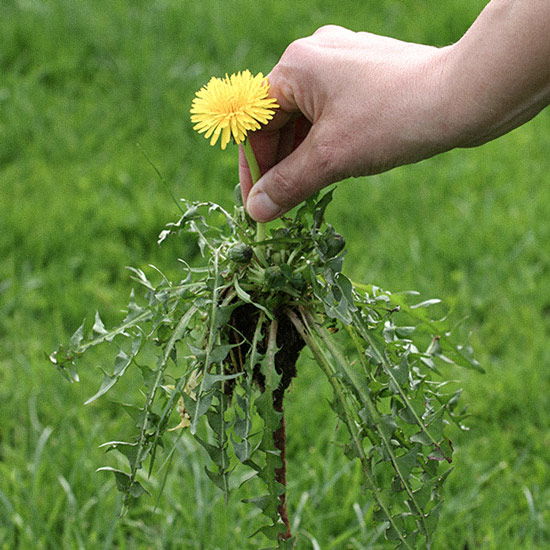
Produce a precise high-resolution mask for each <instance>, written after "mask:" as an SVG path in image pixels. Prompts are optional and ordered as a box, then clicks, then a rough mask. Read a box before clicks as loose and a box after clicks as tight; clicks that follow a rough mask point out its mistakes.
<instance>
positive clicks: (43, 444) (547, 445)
mask: <svg viewBox="0 0 550 550" xmlns="http://www.w3.org/2000/svg"><path fill="white" fill-rule="evenodd" d="M484 4H485V2H483V1H480V0H475V1H472V2H468V3H467V5H466V3H464V2H459V1H458V0H448V1H446V2H445V3H441V2H436V1H435V0H426V1H424V2H399V1H396V0H378V1H376V2H374V1H368V2H357V1H351V0H339V1H338V2H330V1H328V0H303V1H301V2H299V3H295V2H290V0H279V1H278V2H250V1H249V2H246V1H244V0H225V1H224V2H221V1H214V0H202V1H201V2H191V1H183V0H158V1H156V2H146V1H132V2H130V1H123V0H110V1H107V0H94V1H84V0H71V1H69V0H2V2H0V257H1V262H0V548H2V549H12V548H22V549H29V548H33V549H35V548H36V549H49V548H56V549H57V548H64V549H65V548H66V549H73V548H83V549H88V548H91V549H96V548H98V549H99V548H105V549H107V548H120V549H137V548H144V549H145V548H147V549H149V548H154V549H170V548H173V549H180V548H181V549H197V550H198V549H205V550H212V549H224V550H225V549H227V548H256V547H257V545H256V543H255V541H254V540H253V539H252V540H250V539H248V538H247V535H248V534H250V533H251V532H253V531H254V525H255V522H256V519H257V518H256V512H255V511H253V510H251V509H249V507H248V506H246V505H241V504H240V503H239V500H240V498H242V496H243V495H242V494H237V495H234V497H232V499H231V500H230V502H229V505H228V506H226V505H225V503H224V502H223V499H222V497H221V495H220V494H219V493H218V492H217V490H216V489H214V488H212V487H211V486H210V482H209V481H208V480H207V479H206V476H205V475H204V472H203V467H204V464H205V463H206V458H205V457H204V455H203V453H202V451H201V450H199V449H197V448H196V446H195V445H194V444H192V443H190V442H189V441H188V440H187V439H186V438H185V436H183V437H181V438H179V439H178V438H177V436H174V444H175V451H174V455H173V460H172V469H171V471H170V474H169V475H168V477H167V478H166V480H164V475H165V473H166V471H167V470H166V468H164V469H161V470H160V471H158V472H156V473H155V474H154V476H153V478H152V479H151V480H150V481H149V484H148V487H149V489H150V491H151V494H152V496H151V497H148V498H144V499H143V500H142V501H141V502H140V504H139V505H138V506H137V507H136V508H135V509H133V510H132V511H131V512H130V513H129V514H128V515H127V516H126V517H125V518H123V519H119V518H118V517H117V511H118V507H119V505H120V502H119V498H118V496H117V493H116V490H115V488H114V482H113V480H112V479H111V477H109V476H106V475H105V474H102V473H94V472H95V469H96V468H97V467H99V466H103V465H104V464H106V463H110V464H113V465H116V464H117V457H116V456H114V455H113V456H105V455H104V453H103V451H102V450H101V449H98V445H100V444H101V443H103V442H104V441H108V440H111V439H118V438H120V437H121V436H123V435H124V433H125V430H127V425H128V423H129V418H128V419H127V418H123V417H120V416H119V412H118V409H117V408H116V407H115V406H114V405H113V404H112V403H110V402H109V400H108V399H103V400H99V401H98V402H95V403H94V404H93V405H90V406H89V407H84V406H83V402H84V401H85V399H86V398H87V397H89V396H90V395H92V394H93V393H94V392H95V390H96V389H97V386H98V384H99V381H100V376H101V372H100V370H99V369H98V368H97V367H98V366H101V365H103V364H105V365H106V366H109V365H110V363H111V356H112V354H111V352H109V351H105V353H104V354H103V355H102V354H101V353H99V354H97V355H96V356H95V357H94V361H91V360H88V361H86V362H85V363H84V364H83V365H82V367H81V371H80V372H81V376H82V382H81V383H80V384H79V385H69V384H68V383H66V382H65V381H64V380H63V379H62V378H61V376H60V375H59V374H58V373H57V372H56V371H55V370H54V369H53V368H52V367H51V366H50V365H49V364H48V362H47V361H46V360H45V357H44V352H49V351H51V350H52V349H53V348H54V347H55V346H56V345H57V344H58V343H59V342H60V341H63V340H65V339H66V338H67V337H68V336H69V335H70V333H72V332H73V331H74V330H75V329H76V328H77V327H78V325H79V324H80V323H81V321H82V319H83V318H85V317H88V319H90V318H91V316H92V315H93V314H94V312H95V310H96V309H98V310H99V311H101V313H102V316H103V318H104V319H105V320H106V322H107V323H112V322H114V320H117V319H119V318H120V315H121V313H120V310H121V308H122V307H124V305H125V303H126V299H127V297H128V294H129V292H130V289H131V287H132V281H131V279H130V274H129V272H128V271H127V270H126V269H125V268H124V267H125V266H127V265H132V266H136V267H141V268H144V269H147V265H148V264H155V265H157V266H159V267H160V268H161V269H163V270H165V271H167V272H170V273H177V271H176V270H177V262H176V258H178V257H180V256H184V255H185V254H187V253H188V252H189V248H188V247H187V246H186V243H185V242H183V241H176V240H174V241H172V242H169V243H168V244H166V245H163V247H160V248H159V247H158V246H157V245H156V236H157V235H158V233H159V232H160V231H161V230H162V228H163V226H164V224H165V223H167V222H170V221H173V220H174V219H175V218H176V217H177V210H176V207H175V205H174V204H173V202H172V200H171V198H170V196H169V194H168V193H167V192H166V190H165V188H164V187H163V185H162V183H161V182H160V181H159V179H158V177H157V176H156V174H155V172H154V170H153V169H152V168H151V166H150V165H149V163H148V162H147V160H146V158H145V156H144V152H145V153H146V155H147V156H148V157H149V158H150V159H152V161H153V162H154V164H155V165H156V166H157V167H158V169H159V170H160V172H161V173H162V174H163V176H164V177H165V178H166V180H167V181H168V182H169V185H170V187H171V189H172V191H173V193H174V194H175V195H176V196H182V197H186V198H189V199H202V200H213V201H218V202H220V203H222V204H223V205H225V206H229V205H230V203H231V197H232V189H233V186H234V184H235V183H236V155H235V151H233V153H232V152H230V151H229V152H228V151H226V152H224V153H222V152H220V151H219V150H218V149H214V148H210V147H209V146H208V145H207V143H206V142H205V141H204V139H203V138H202V137H200V136H198V135H196V134H194V132H193V131H192V129H191V125H190V123H189V120H188V108H189V105H190V102H191V99H192V96H193V93H194V91H195V90H196V89H198V88H199V87H200V86H201V85H202V84H204V83H205V82H206V81H207V80H208V79H209V78H210V76H211V75H223V74H224V73H225V72H233V71H236V70H240V69H243V68H250V69H251V70H253V71H260V70H261V71H263V72H264V73H265V72H268V71H269V69H270V68H271V67H272V65H273V64H274V63H275V62H276V60H277V59H278V57H279V56H280V54H281V53H282V52H283V51H284V48H285V47H286V45H287V44H288V43H290V42H291V41H292V40H294V39H295V38H298V37H300V36H304V35H307V34H310V33H311V32H313V31H314V30H315V29H316V28H317V27H319V26H321V25H323V24H327V23H333V24H340V25H344V26H347V27H348V28H351V29H353V30H370V31H372V32H377V33H381V34H388V35H391V36H395V37H398V38H401V39H404V40H410V41H418V42H424V43H430V44H435V45H444V44H448V43H451V42H453V41H455V40H457V39H458V38H459V37H460V35H461V34H462V33H463V32H464V30H465V29H466V28H467V27H468V25H469V24H470V23H471V22H472V21H473V19H474V18H475V16H476V15H477V13H478V12H479V11H480V10H481V8H482V6H483V5H484ZM549 157H550V112H543V113H542V114H541V115H539V116H538V117H537V118H536V119H535V120H534V121H532V122H530V123H528V124H527V125H525V126H524V127H522V128H521V129H518V130H516V131H514V132H512V133H511V134H510V135H508V136H505V137H503V138H501V139H499V140H497V141H495V142H493V143H491V144H488V145H485V146H483V147H481V148H478V149H475V150H457V151H453V152H451V153H447V154H445V155H442V156H440V157H437V158H434V159H431V160H429V161H425V162H422V163H420V164H418V165H414V166H409V167H404V168H400V169H397V170H393V171H391V172H389V173H387V174H383V175H380V176H376V177H372V178H363V179H360V180H355V181H353V182H351V181H350V182H345V183H342V184H341V185H339V186H338V187H337V191H336V193H335V197H336V198H335V202H334V204H333V205H332V207H331V210H330V212H329V221H331V223H333V225H334V226H335V227H336V228H337V230H338V231H340V232H341V233H343V234H344V235H345V237H346V239H347V241H348V243H349V253H348V257H347V268H346V271H347V273H348V274H349V275H350V276H351V277H352V278H353V279H356V280H361V281H364V282H372V283H375V284H378V285H380V286H382V287H383V288H387V289H389V290H406V289H416V290H419V291H421V292H422V293H423V294H424V295H426V297H427V298H429V297H434V296H437V297H440V298H443V299H444V300H445V302H446V304H448V306H449V307H450V308H451V310H452V316H453V318H456V319H457V320H459V319H462V318H463V317H467V319H466V321H465V325H466V326H467V327H469V328H471V331H472V335H471V339H472V344H473V345H474V347H475V348H476V350H477V355H478V358H479V360H480V361H481V363H482V364H483V366H484V367H485V368H486V371H487V373H486V374H485V375H479V374H477V373H471V372H468V371H463V370H457V371H455V372H453V373H452V376H453V377H455V378H456V379H459V380H460V381H461V383H462V385H463V387H464V394H463V401H464V403H465V404H466V405H467V406H468V408H469V411H470V413H471V415H472V416H471V418H470V427H471V431H470V432H468V433H463V434H459V435H458V436H457V439H456V454H455V456H456V459H455V463H456V466H455V471H454V473H453V474H452V475H451V477H450V480H449V483H448V486H447V491H446V500H445V506H444V509H443V512H442V517H441V520H440V524H439V528H438V533H437V544H436V545H435V548H436V549H450V550H453V549H460V550H466V549H468V550H473V549H499V550H500V549H517V548H525V549H543V548H548V547H550V506H549V504H550V474H549V467H550V466H549V464H550V450H549V449H550V407H549V402H548V395H549V394H550V374H549V372H550V371H549V368H548V367H549V364H550V345H549V338H550V170H549V166H550V163H549ZM308 367H309V364H308V362H307V358H305V359H304V360H303V361H302V363H301V369H300V375H299V377H298V379H297V380H296V381H295V383H294V388H293V391H292V392H291V393H290V394H289V398H288V422H289V427H288V431H289V434H290V435H289V438H290V441H289V450H288V455H289V461H290V465H289V478H290V481H289V497H290V514H291V516H292V518H293V521H294V527H295V529H296V530H298V532H299V535H300V543H299V548H300V549H301V548H303V549H309V548H312V549H318V548H321V549H322V550H325V549H364V548H384V545H383V541H382V540H381V539H380V536H379V533H376V532H371V531H370V530H368V529H366V528H365V521H366V518H368V516H369V513H370V506H371V503H370V502H369V501H368V499H367V498H365V497H364V495H362V491H361V487H360V484H359V482H358V480H359V472H358V471H357V469H356V468H355V467H354V466H350V465H348V464H347V461H346V460H345V459H344V458H343V457H342V456H341V455H342V454H343V453H342V450H341V449H340V448H339V447H338V445H336V444H335V442H337V440H338V427H337V426H336V424H335V422H334V421H333V420H332V417H333V415H332V414H331V413H330V411H329V408H328V404H327V398H328V396H329V395H330V392H329V391H328V390H327V388H326V387H325V385H323V384H321V383H319V382H317V374H316V372H315V371H313V370H311V369H309V368H308ZM136 376H138V375H137V374H136ZM329 418H330V420H327V419H329ZM312 427H314V429H312ZM164 482H165V484H166V485H165V487H164V491H162V494H161V496H160V497H159V494H160V493H161V487H162V485H163V483H164Z"/></svg>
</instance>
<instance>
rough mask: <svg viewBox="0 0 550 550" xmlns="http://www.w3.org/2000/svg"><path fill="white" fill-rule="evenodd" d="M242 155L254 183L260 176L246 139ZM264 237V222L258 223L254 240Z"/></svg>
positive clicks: (252, 151)
mask: <svg viewBox="0 0 550 550" xmlns="http://www.w3.org/2000/svg"><path fill="white" fill-rule="evenodd" d="M243 149H244V156H245V157H246V162H247V163H248V168H249V170H250V176H251V177H252V185H254V184H255V183H256V182H257V181H258V180H259V179H260V177H261V175H262V174H261V173H260V167H259V166H258V161H257V160H256V155H255V154H254V150H253V149H252V145H250V141H249V140H248V139H245V140H244V143H243ZM264 239H265V223H260V222H258V224H257V225H256V242H260V241H263V240H264Z"/></svg>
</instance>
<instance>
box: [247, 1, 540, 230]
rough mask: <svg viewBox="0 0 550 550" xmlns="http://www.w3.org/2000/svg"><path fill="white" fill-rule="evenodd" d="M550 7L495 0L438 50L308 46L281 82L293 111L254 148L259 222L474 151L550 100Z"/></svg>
mask: <svg viewBox="0 0 550 550" xmlns="http://www.w3.org/2000/svg"><path fill="white" fill-rule="evenodd" d="M549 36H550V2H548V1H547V0H521V1H520V0H492V1H491V2H490V3H489V4H488V5H487V6H486V8H485V9H484V10H483V12H482V13H481V14H480V15H479V17H478V18H477V19H476V21H475V22H474V23H473V25H472V26H471V28H470V29H469V30H468V31H467V32H466V34H465V35H464V36H463V37H462V38H461V39H460V40H459V41H458V42H457V43H455V44H453V45H450V46H447V47H444V48H435V47H431V46H425V45H420V44H412V43H408V42H402V41H400V40H395V39H393V38H388V37H384V36H378V35H374V34H371V33H367V32H352V31H350V30H347V29H344V28H342V27H337V26H326V27H321V28H320V29H319V30H318V31H316V32H315V33H314V34H313V35H312V36H309V37H307V38H301V39H299V40H296V41H295V42H293V43H292V44H290V46H289V47H288V48H287V49H286V51H285V52H284V53H283V55H282V57H281V59H280V61H279V62H278V63H277V65H276V66H275V67H274V68H273V70H272V71H271V73H270V74H269V82H270V85H271V88H270V95H272V96H273V97H275V98H276V99H277V101H278V103H279V105H280V106H281V108H280V109H279V110H278V112H277V114H276V116H275V117H274V119H273V120H272V121H271V122H270V123H269V124H268V125H267V126H265V127H264V128H262V129H261V130H259V131H257V132H253V133H252V134H250V136H249V139H250V143H251V145H252V148H253V149H254V152H255V154H256V157H257V159H258V163H259V166H260V170H261V172H262V174H263V176H262V177H261V178H260V180H259V181H258V182H257V183H256V184H255V185H254V187H252V181H251V178H250V172H249V171H248V167H247V164H246V161H245V159H244V155H243V153H242V150H241V151H240V159H239V177H240V182H241V189H242V193H243V200H244V204H246V208H247V210H248V212H249V214H250V216H251V217H252V218H254V219H255V220H257V221H261V222H265V221H269V220H272V219H275V218H277V217H279V216H281V215H282V214H284V213H285V212H286V211H288V210H290V209H291V208H292V207H294V206H296V205H297V204H298V203H300V202H301V201H303V200H304V199H306V198H307V197H309V196H310V195H312V194H313V193H315V192H316V191H318V190H319V189H321V188H323V187H324V186H326V185H329V184H331V183H334V182H336V181H339V180H341V179H344V178H348V177H358V176H368V175H372V174H377V173H380V172H384V171H386V170H389V169H391V168H394V167H396V166H400V165H403V164H409V163H414V162H418V161H420V160H423V159H426V158H429V157H431V156H433V155H436V154H438V153H442V152H444V151H448V150H450V149H453V148H455V147H473V146H477V145H480V144H482V143H485V142H487V141H490V140H492V139H495V138H497V137H499V136H501V135H502V134H505V133H506V132H509V131H510V130H512V129H514V128H516V127H517V126H519V125H521V124H523V123H524V122H526V121H528V120H530V119H531V118H532V117H533V116H535V115H536V114H537V113H538V112H539V111H540V110H542V109H543V108H544V107H546V106H547V105H548V104H549V103H550V39H549Z"/></svg>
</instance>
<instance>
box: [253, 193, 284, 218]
mask: <svg viewBox="0 0 550 550" xmlns="http://www.w3.org/2000/svg"><path fill="white" fill-rule="evenodd" d="M246 210H247V212H248V214H249V215H250V217H252V218H254V219H255V220H256V221H258V222H267V221H269V220H272V219H273V218H277V217H278V216H279V215H280V214H281V213H282V212H283V209H282V208H281V207H280V206H279V205H278V204H275V203H274V202H273V201H272V200H271V197H270V196H269V195H268V194H267V193H266V192H265V191H262V190H261V189H256V186H254V187H253V188H252V190H251V191H250V194H249V195H248V200H247V201H246Z"/></svg>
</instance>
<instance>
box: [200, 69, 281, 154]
mask: <svg viewBox="0 0 550 550" xmlns="http://www.w3.org/2000/svg"><path fill="white" fill-rule="evenodd" d="M277 107H279V105H277V102H276V100H275V99H273V98H272V97H269V83H268V80H267V78H265V77H264V75H263V74H262V73H259V74H257V75H256V76H254V75H252V73H251V72H250V71H248V70H246V71H242V72H238V73H237V74H232V75H231V76H228V75H225V78H216V77H212V78H211V79H210V81H209V82H208V84H207V85H206V86H203V87H202V88H201V89H200V90H199V91H198V92H197V93H196V97H195V99H194V100H193V104H192V105H191V122H193V123H194V124H195V126H193V129H194V130H197V132H199V133H201V134H202V133H204V137H205V138H206V139H210V145H215V144H216V142H217V141H218V138H220V136H221V141H220V144H221V147H222V149H225V148H226V147H227V144H228V143H229V140H230V139H231V137H233V139H234V140H235V143H242V142H244V140H245V139H246V134H247V132H249V131H254V130H257V129H258V128H260V127H261V125H262V124H267V122H268V121H269V120H271V119H272V118H273V115H274V113H275V109H277Z"/></svg>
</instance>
